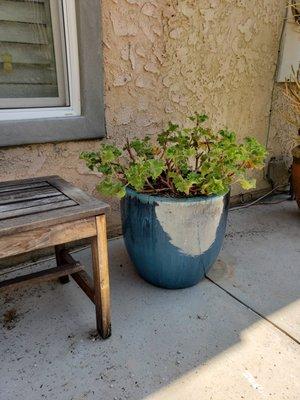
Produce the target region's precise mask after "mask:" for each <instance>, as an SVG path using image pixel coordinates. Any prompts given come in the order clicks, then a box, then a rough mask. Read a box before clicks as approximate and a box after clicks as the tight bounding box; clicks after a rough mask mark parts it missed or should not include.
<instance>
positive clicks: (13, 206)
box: [0, 194, 76, 216]
mask: <svg viewBox="0 0 300 400" xmlns="http://www.w3.org/2000/svg"><path fill="white" fill-rule="evenodd" d="M64 200H70V199H69V198H68V197H67V196H65V195H64V194H60V195H58V196H53V197H45V198H42V199H35V200H27V201H20V202H17V203H9V204H5V205H2V206H0V216H1V213H2V212H5V211H14V210H21V209H26V208H30V207H36V206H42V205H45V204H51V203H59V202H61V201H64ZM71 201H73V200H71ZM74 204H76V203H74Z"/></svg>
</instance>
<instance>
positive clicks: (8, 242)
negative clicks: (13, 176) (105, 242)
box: [0, 207, 97, 258]
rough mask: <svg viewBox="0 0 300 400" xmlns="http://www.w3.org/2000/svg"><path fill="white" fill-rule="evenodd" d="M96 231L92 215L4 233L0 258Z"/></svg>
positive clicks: (80, 237) (89, 234) (78, 237)
mask: <svg viewBox="0 0 300 400" xmlns="http://www.w3.org/2000/svg"><path fill="white" fill-rule="evenodd" d="M74 208H75V207H74ZM65 210H67V209H64V211H65ZM37 215H38V216H39V217H40V216H41V215H42V214H37ZM29 218H31V216H29ZM40 218H42V217H40ZM9 221H10V220H9ZM11 221H13V219H12V220H11ZM96 233H97V232H96V225H95V218H93V217H92V218H86V219H80V220H75V221H74V220H73V221H72V222H66V223H61V224H57V225H52V226H46V227H43V228H37V229H32V230H30V231H25V232H21V233H14V234H12V235H4V236H1V237H0V258H4V257H10V256H14V255H17V254H22V253H27V252H29V251H33V250H38V249H41V248H45V247H50V246H55V245H58V244H63V243H69V242H73V241H76V240H80V239H85V238H89V237H93V236H95V235H96Z"/></svg>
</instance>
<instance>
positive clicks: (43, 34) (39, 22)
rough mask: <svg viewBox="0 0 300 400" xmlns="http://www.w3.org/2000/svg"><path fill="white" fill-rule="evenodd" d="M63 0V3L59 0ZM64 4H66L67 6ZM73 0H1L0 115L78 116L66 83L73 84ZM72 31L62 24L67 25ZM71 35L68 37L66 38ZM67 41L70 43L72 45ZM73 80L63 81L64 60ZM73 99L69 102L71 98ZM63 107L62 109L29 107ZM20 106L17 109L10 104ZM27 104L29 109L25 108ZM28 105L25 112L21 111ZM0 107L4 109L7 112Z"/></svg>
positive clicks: (76, 73) (75, 57) (65, 72)
mask: <svg viewBox="0 0 300 400" xmlns="http://www.w3.org/2000/svg"><path fill="white" fill-rule="evenodd" d="M64 3H65V4H64ZM67 5H68V6H67ZM75 23H76V18H75V9H74V2H73V1H72V0H68V1H67V2H62V1H61V0H38V1H37V0H29V1H28V0H26V1H16V0H15V1H12V0H10V1H4V2H2V4H1V5H0V59H1V67H2V68H0V110H1V111H0V118H1V119H2V120H7V119H14V120H15V119H24V118H26V117H28V118H38V117H40V118H45V117H46V116H54V115H57V116H60V115H61V116H63V115H70V114H71V113H73V114H74V115H76V114H77V115H78V114H79V113H80V109H79V108H78V105H76V111H75V108H74V99H71V98H70V93H69V88H71V89H73V88H72V87H71V85H73V86H74V87H76V86H78V87H79V83H78V80H79V70H78V63H76V60H78V50H77V49H78V46H77V43H76V41H74V39H76V35H77V32H76V24H75ZM72 25H73V26H74V25H75V26H74V27H73V32H66V34H65V29H66V28H69V29H70V27H71V26H72ZM70 34H71V35H72V37H73V41H70V42H68V43H67V42H66V37H67V36H68V35H70ZM72 44H74V45H75V46H76V47H75V46H73V48H72ZM68 58H72V64H70V69H72V71H73V74H72V76H73V78H74V77H75V76H76V78H77V82H76V81H74V80H73V82H70V81H69V74H68V67H67V60H68ZM72 100H73V101H72ZM47 107H65V109H56V110H55V109H53V108H52V109H51V110H45V109H44V110H32V109H33V108H47ZM19 108H21V109H23V112H18V111H16V109H19ZM29 108H30V109H29ZM24 109H28V110H27V111H28V112H24ZM5 110H9V111H8V112H7V111H5Z"/></svg>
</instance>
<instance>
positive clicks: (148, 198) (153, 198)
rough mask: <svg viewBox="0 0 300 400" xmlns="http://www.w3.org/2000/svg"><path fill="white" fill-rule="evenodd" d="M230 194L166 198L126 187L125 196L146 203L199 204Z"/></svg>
mask: <svg viewBox="0 0 300 400" xmlns="http://www.w3.org/2000/svg"><path fill="white" fill-rule="evenodd" d="M229 193H230V189H229V190H228V191H227V192H226V193H224V194H222V195H216V194H213V195H209V196H204V195H203V196H195V197H167V196H157V195H150V194H146V193H139V192H137V191H136V190H134V189H131V188H129V187H126V196H128V195H129V196H131V197H137V198H138V199H139V200H141V201H142V202H146V203H157V202H161V203H199V202H200V201H215V200H220V199H223V198H224V197H225V196H227V195H228V194H229Z"/></svg>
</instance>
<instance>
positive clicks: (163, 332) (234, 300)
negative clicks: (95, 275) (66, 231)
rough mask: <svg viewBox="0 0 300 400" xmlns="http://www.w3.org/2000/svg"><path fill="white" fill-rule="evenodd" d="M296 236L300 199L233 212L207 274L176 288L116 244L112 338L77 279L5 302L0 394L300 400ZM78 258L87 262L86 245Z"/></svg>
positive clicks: (299, 253)
mask: <svg viewBox="0 0 300 400" xmlns="http://www.w3.org/2000/svg"><path fill="white" fill-rule="evenodd" d="M299 233H300V213H299V211H298V210H297V207H296V204H295V203H294V202H284V203H280V204H274V205H258V206H253V207H250V208H247V209H242V210H232V211H231V212H230V216H229V225H228V229H227V235H226V239H225V243H224V246H223V250H222V252H221V254H220V257H219V260H218V262H217V263H216V264H215V266H214V267H213V269H212V270H211V271H210V273H209V277H208V279H204V280H203V281H202V282H201V283H200V284H198V285H196V286H195V287H193V288H190V289H185V290H178V291H168V290H163V289H159V288H156V287H153V286H151V285H149V284H148V283H146V282H144V281H143V280H142V279H141V278H140V277H139V276H138V275H137V274H136V273H135V271H134V269H133V266H132V264H131V262H130V260H129V259H128V256H127V254H126V250H125V249H124V245H123V241H122V239H115V240H111V241H110V243H109V248H110V267H111V295H112V336H111V338H109V339H108V340H106V341H103V340H99V339H96V338H95V336H94V335H93V332H94V326H95V321H94V318H95V315H94V309H93V305H92V303H91V302H90V301H89V300H88V299H87V297H86V296H85V295H84V294H83V293H82V292H81V290H80V289H79V288H77V287H76V284H75V283H74V282H70V283H69V284H67V285H60V284H59V283H56V282H53V283H50V284H44V285H40V286H35V287H32V288H30V289H26V290H19V291H16V292H14V293H10V295H6V296H2V297H1V306H0V307H1V308H0V312H1V314H0V315H1V318H2V316H3V315H4V313H5V312H7V311H8V310H11V309H15V310H16V313H17V318H16V320H14V321H12V322H11V323H9V324H7V323H6V324H5V323H3V324H2V323H1V326H0V349H1V351H0V370H1V373H0V399H1V400H18V399H22V400H41V399H55V400H60V399H62V400H71V399H72V400H92V399H97V400H102V399H103V400H114V399H118V400H119V399H122V400H123V399H130V400H169V399H171V400H210V399H211V400H231V399H234V400H237V399H246V400H252V399H274V400H275V399H276V400H286V399H288V400H299V399H300V351H299V340H300V329H299V328H300V302H299V295H300V289H299V281H300V280H299V278H300V268H299V267H300V239H299ZM74 257H75V258H77V259H79V260H80V261H82V262H84V263H85V265H87V266H89V265H90V255H89V251H88V249H86V250H83V251H80V252H77V253H76V254H74ZM45 263H46V264H47V265H48V266H49V267H51V266H53V264H54V262H53V260H52V261H46V262H43V264H41V265H42V266H43V267H45ZM2 325H3V326H2Z"/></svg>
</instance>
